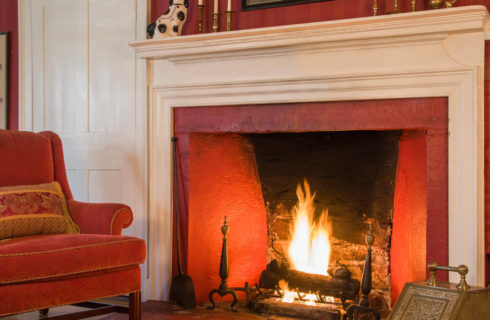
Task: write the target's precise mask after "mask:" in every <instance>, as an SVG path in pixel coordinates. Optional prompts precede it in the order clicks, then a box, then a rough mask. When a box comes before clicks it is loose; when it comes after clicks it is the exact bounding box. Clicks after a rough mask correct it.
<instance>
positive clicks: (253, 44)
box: [130, 6, 490, 59]
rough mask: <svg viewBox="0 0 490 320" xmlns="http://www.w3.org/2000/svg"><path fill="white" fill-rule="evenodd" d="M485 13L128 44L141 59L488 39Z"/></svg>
mask: <svg viewBox="0 0 490 320" xmlns="http://www.w3.org/2000/svg"><path fill="white" fill-rule="evenodd" d="M488 22H489V17H488V12H487V9H486V7H484V6H465V7H457V8H449V9H440V10H427V11H418V12H409V13H400V14H396V15H383V16H372V17H364V18H354V19H343V20H334V21H325V22H316V23H305V24H296V25H286V26H279V27H269V28H258V29H248V30H238V31H229V32H217V33H204V34H196V35H188V36H181V37H172V38H165V39H149V40H144V41H135V42H131V43H130V46H132V47H133V48H134V49H135V51H136V53H137V55H138V56H139V57H140V58H148V59H166V58H170V57H175V56H182V55H194V54H205V53H214V52H223V51H236V50H249V49H259V48H260V49H267V48H269V49H270V48H281V47H285V46H286V47H291V46H297V45H300V44H315V43H320V42H321V43H325V42H329V43H345V42H348V41H361V42H362V41H363V40H369V39H371V41H372V39H384V40H385V41H386V40H387V39H390V41H391V39H394V38H396V39H403V38H407V37H408V38H411V37H420V36H424V35H425V36H431V37H433V36H437V35H439V36H440V37H446V36H447V35H448V34H452V33H461V32H471V31H482V30H483V31H485V38H486V39H487V40H488V39H490V26H489V23H488Z"/></svg>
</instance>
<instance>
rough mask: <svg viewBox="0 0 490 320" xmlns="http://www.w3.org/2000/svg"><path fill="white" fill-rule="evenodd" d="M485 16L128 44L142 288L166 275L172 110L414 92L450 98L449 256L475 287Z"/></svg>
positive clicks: (477, 9)
mask: <svg viewBox="0 0 490 320" xmlns="http://www.w3.org/2000/svg"><path fill="white" fill-rule="evenodd" d="M488 18H489V17H488V13H487V10H486V8H485V7H483V6H467V7H459V8H451V9H441V10H430V11H421V12H414V13H403V14H397V15H386V16H377V17H365V18H356V19H348V20H337V21H327V22H319V23H309V24H299V25H290V26H281V27H273V28H262V29H252V30H241V31H232V32H218V33H207V34H199V35H191V36H183V37H176V38H169V39H161V40H146V41H138V42H133V43H131V46H133V47H134V49H135V51H136V53H137V56H138V57H140V58H142V59H147V60H148V63H147V87H143V88H142V90H148V97H149V98H148V99H145V98H142V99H141V104H144V103H148V106H149V131H148V132H149V141H148V143H149V145H148V146H149V152H150V154H149V166H150V169H149V187H150V197H149V217H150V222H149V226H150V241H149V244H148V245H149V246H150V256H149V262H150V277H149V279H148V281H149V283H148V285H147V288H149V290H150V292H148V294H149V295H148V297H150V298H151V299H163V300H166V299H167V298H168V292H169V287H170V280H171V260H172V254H171V248H172V242H171V239H172V236H171V235H172V218H171V217H172V214H171V202H172V201H171V199H172V194H171V192H172V191H171V190H172V188H171V182H172V179H171V154H172V152H171V142H170V138H171V136H172V128H173V126H172V112H171V110H172V108H181V107H187V106H211V105H212V106H216V105H240V104H270V103H287V102H306V101H342V100H344V101H345V100H365V99H390V98H417V97H447V98H448V108H449V159H448V161H449V172H448V175H449V176H448V178H449V263H450V264H451V265H456V266H457V265H459V264H466V265H468V266H469V270H470V273H469V274H468V281H469V283H470V284H473V285H475V284H478V285H483V284H484V177H483V173H484V171H483V154H484V149H483V148H484V144H483V132H484V123H483V66H484V43H485V40H486V39H489V32H488V28H489V23H488V22H489V20H488ZM143 92H144V91H143ZM140 96H141V97H145V94H141V95H140ZM146 100H148V101H146ZM429 232H430V230H429ZM450 279H451V281H456V280H457V279H456V278H454V277H452V276H451V278H450Z"/></svg>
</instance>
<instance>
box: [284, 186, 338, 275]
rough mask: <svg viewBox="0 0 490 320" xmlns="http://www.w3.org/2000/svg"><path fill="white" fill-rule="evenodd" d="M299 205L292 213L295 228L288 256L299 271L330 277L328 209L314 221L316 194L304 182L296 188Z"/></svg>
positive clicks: (292, 231) (292, 232)
mask: <svg viewBox="0 0 490 320" xmlns="http://www.w3.org/2000/svg"><path fill="white" fill-rule="evenodd" d="M296 195H297V196H298V203H297V204H296V206H295V207H294V208H293V210H292V215H293V218H294V225H293V227H292V230H291V235H292V238H291V243H290V245H289V257H290V258H291V261H292V263H293V265H294V268H295V269H296V270H299V271H303V272H307V273H313V274H321V275H325V276H328V273H327V269H328V263H329V261H330V242H329V234H330V232H329V224H328V210H324V211H323V212H322V214H321V215H320V217H319V218H318V219H315V217H314V215H315V206H314V203H313V202H314V200H315V195H316V193H314V194H313V195H312V194H311V192H310V185H309V184H308V182H307V181H306V180H305V181H304V191H303V188H302V187H301V184H298V187H297V188H296Z"/></svg>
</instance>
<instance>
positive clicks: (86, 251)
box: [0, 234, 146, 284]
mask: <svg viewBox="0 0 490 320" xmlns="http://www.w3.org/2000/svg"><path fill="white" fill-rule="evenodd" d="M145 255H146V248H145V242H144V241H143V240H141V239H138V238H134V237H129V236H115V235H100V234H54V235H38V236H29V237H22V238H15V239H10V240H4V241H1V242H0V266H1V272H0V284H8V283H21V282H29V281H40V280H53V279H56V278H62V277H67V276H73V275H81V274H83V273H93V272H104V271H113V270H114V269H120V268H125V267H130V266H135V265H139V264H141V263H143V262H144V260H145Z"/></svg>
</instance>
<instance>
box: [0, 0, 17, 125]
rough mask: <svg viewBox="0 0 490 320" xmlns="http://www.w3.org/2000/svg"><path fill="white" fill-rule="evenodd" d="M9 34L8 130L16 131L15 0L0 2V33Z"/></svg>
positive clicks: (2, 0)
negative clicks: (6, 32)
mask: <svg viewBox="0 0 490 320" xmlns="http://www.w3.org/2000/svg"><path fill="white" fill-rule="evenodd" d="M3 31H8V32H9V40H10V41H9V51H10V54H9V57H8V59H9V65H8V71H9V77H8V86H9V89H8V98H7V104H8V113H9V128H10V129H17V128H18V122H19V102H18V101H19V70H18V69H19V55H18V53H19V41H18V27H17V0H0V32H3Z"/></svg>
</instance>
